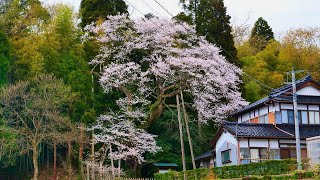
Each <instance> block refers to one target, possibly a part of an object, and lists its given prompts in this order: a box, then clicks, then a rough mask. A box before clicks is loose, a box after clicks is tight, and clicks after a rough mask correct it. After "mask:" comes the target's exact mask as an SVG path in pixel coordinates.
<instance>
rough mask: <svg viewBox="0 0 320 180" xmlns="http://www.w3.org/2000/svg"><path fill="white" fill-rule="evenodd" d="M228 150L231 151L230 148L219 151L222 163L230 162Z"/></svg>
mask: <svg viewBox="0 0 320 180" xmlns="http://www.w3.org/2000/svg"><path fill="white" fill-rule="evenodd" d="M230 151H231V150H230V149H229V150H226V151H222V152H221V161H222V164H225V163H229V162H231V160H230Z"/></svg>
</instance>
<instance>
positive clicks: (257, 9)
mask: <svg viewBox="0 0 320 180" xmlns="http://www.w3.org/2000/svg"><path fill="white" fill-rule="evenodd" d="M42 1H43V2H45V3H49V4H51V3H57V2H63V3H67V4H69V5H72V6H73V7H75V10H78V9H79V6H80V2H81V0H42ZM126 1H128V2H130V3H131V4H132V5H133V6H135V8H137V9H139V10H140V11H141V12H142V13H143V14H147V13H153V14H155V15H157V16H165V17H170V15H169V14H168V13H167V12H165V11H164V10H163V9H162V8H161V7H160V6H159V5H158V4H157V3H155V1H154V0H126ZM157 1H158V2H159V3H161V4H162V5H163V6H164V7H165V8H166V9H167V10H168V11H169V12H171V13H172V14H173V15H176V14H177V13H179V12H181V7H179V0H157ZM224 2H225V5H226V7H227V11H228V14H229V15H230V16H231V17H232V19H231V22H235V23H237V24H241V23H243V22H244V21H245V20H246V19H247V18H248V17H249V23H250V24H253V23H254V22H255V21H256V20H257V19H258V17H260V16H261V17H263V18H264V19H266V20H267V21H268V23H269V25H270V26H271V27H272V28H273V31H274V32H275V33H276V34H279V33H280V32H284V31H285V30H288V29H290V28H298V27H320V10H319V7H320V1H319V0H264V1H262V0H224ZM147 4H148V5H149V6H150V7H152V8H153V9H151V8H150V7H149V6H148V5H147ZM129 13H130V14H131V15H132V16H133V17H141V16H142V15H141V13H140V12H138V11H137V10H134V8H132V7H131V6H130V5H129ZM159 14H160V15H159Z"/></svg>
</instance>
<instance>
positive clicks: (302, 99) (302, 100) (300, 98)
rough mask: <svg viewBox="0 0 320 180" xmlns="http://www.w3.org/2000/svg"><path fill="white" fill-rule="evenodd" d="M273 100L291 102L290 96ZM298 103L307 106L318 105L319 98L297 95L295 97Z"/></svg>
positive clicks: (319, 102)
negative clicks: (307, 104)
mask: <svg viewBox="0 0 320 180" xmlns="http://www.w3.org/2000/svg"><path fill="white" fill-rule="evenodd" d="M274 100H276V101H278V102H292V100H293V98H292V96H278V97H275V98H274ZM297 102H298V103H309V104H320V96H306V95H298V96H297Z"/></svg>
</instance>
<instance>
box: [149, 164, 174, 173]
mask: <svg viewBox="0 0 320 180" xmlns="http://www.w3.org/2000/svg"><path fill="white" fill-rule="evenodd" d="M153 165H154V166H155V167H156V173H167V172H168V171H169V170H177V167H178V165H177V164H175V163H153Z"/></svg>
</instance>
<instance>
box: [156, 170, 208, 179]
mask: <svg viewBox="0 0 320 180" xmlns="http://www.w3.org/2000/svg"><path fill="white" fill-rule="evenodd" d="M208 171H209V169H206V168H200V169H195V170H187V171H180V172H175V171H169V172H168V173H162V174H161V173H156V174H154V179H155V180H168V179H176V180H183V179H184V174H186V178H187V179H188V180H189V179H190V180H200V179H205V178H206V177H207V176H208V173H209V172H208Z"/></svg>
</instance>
